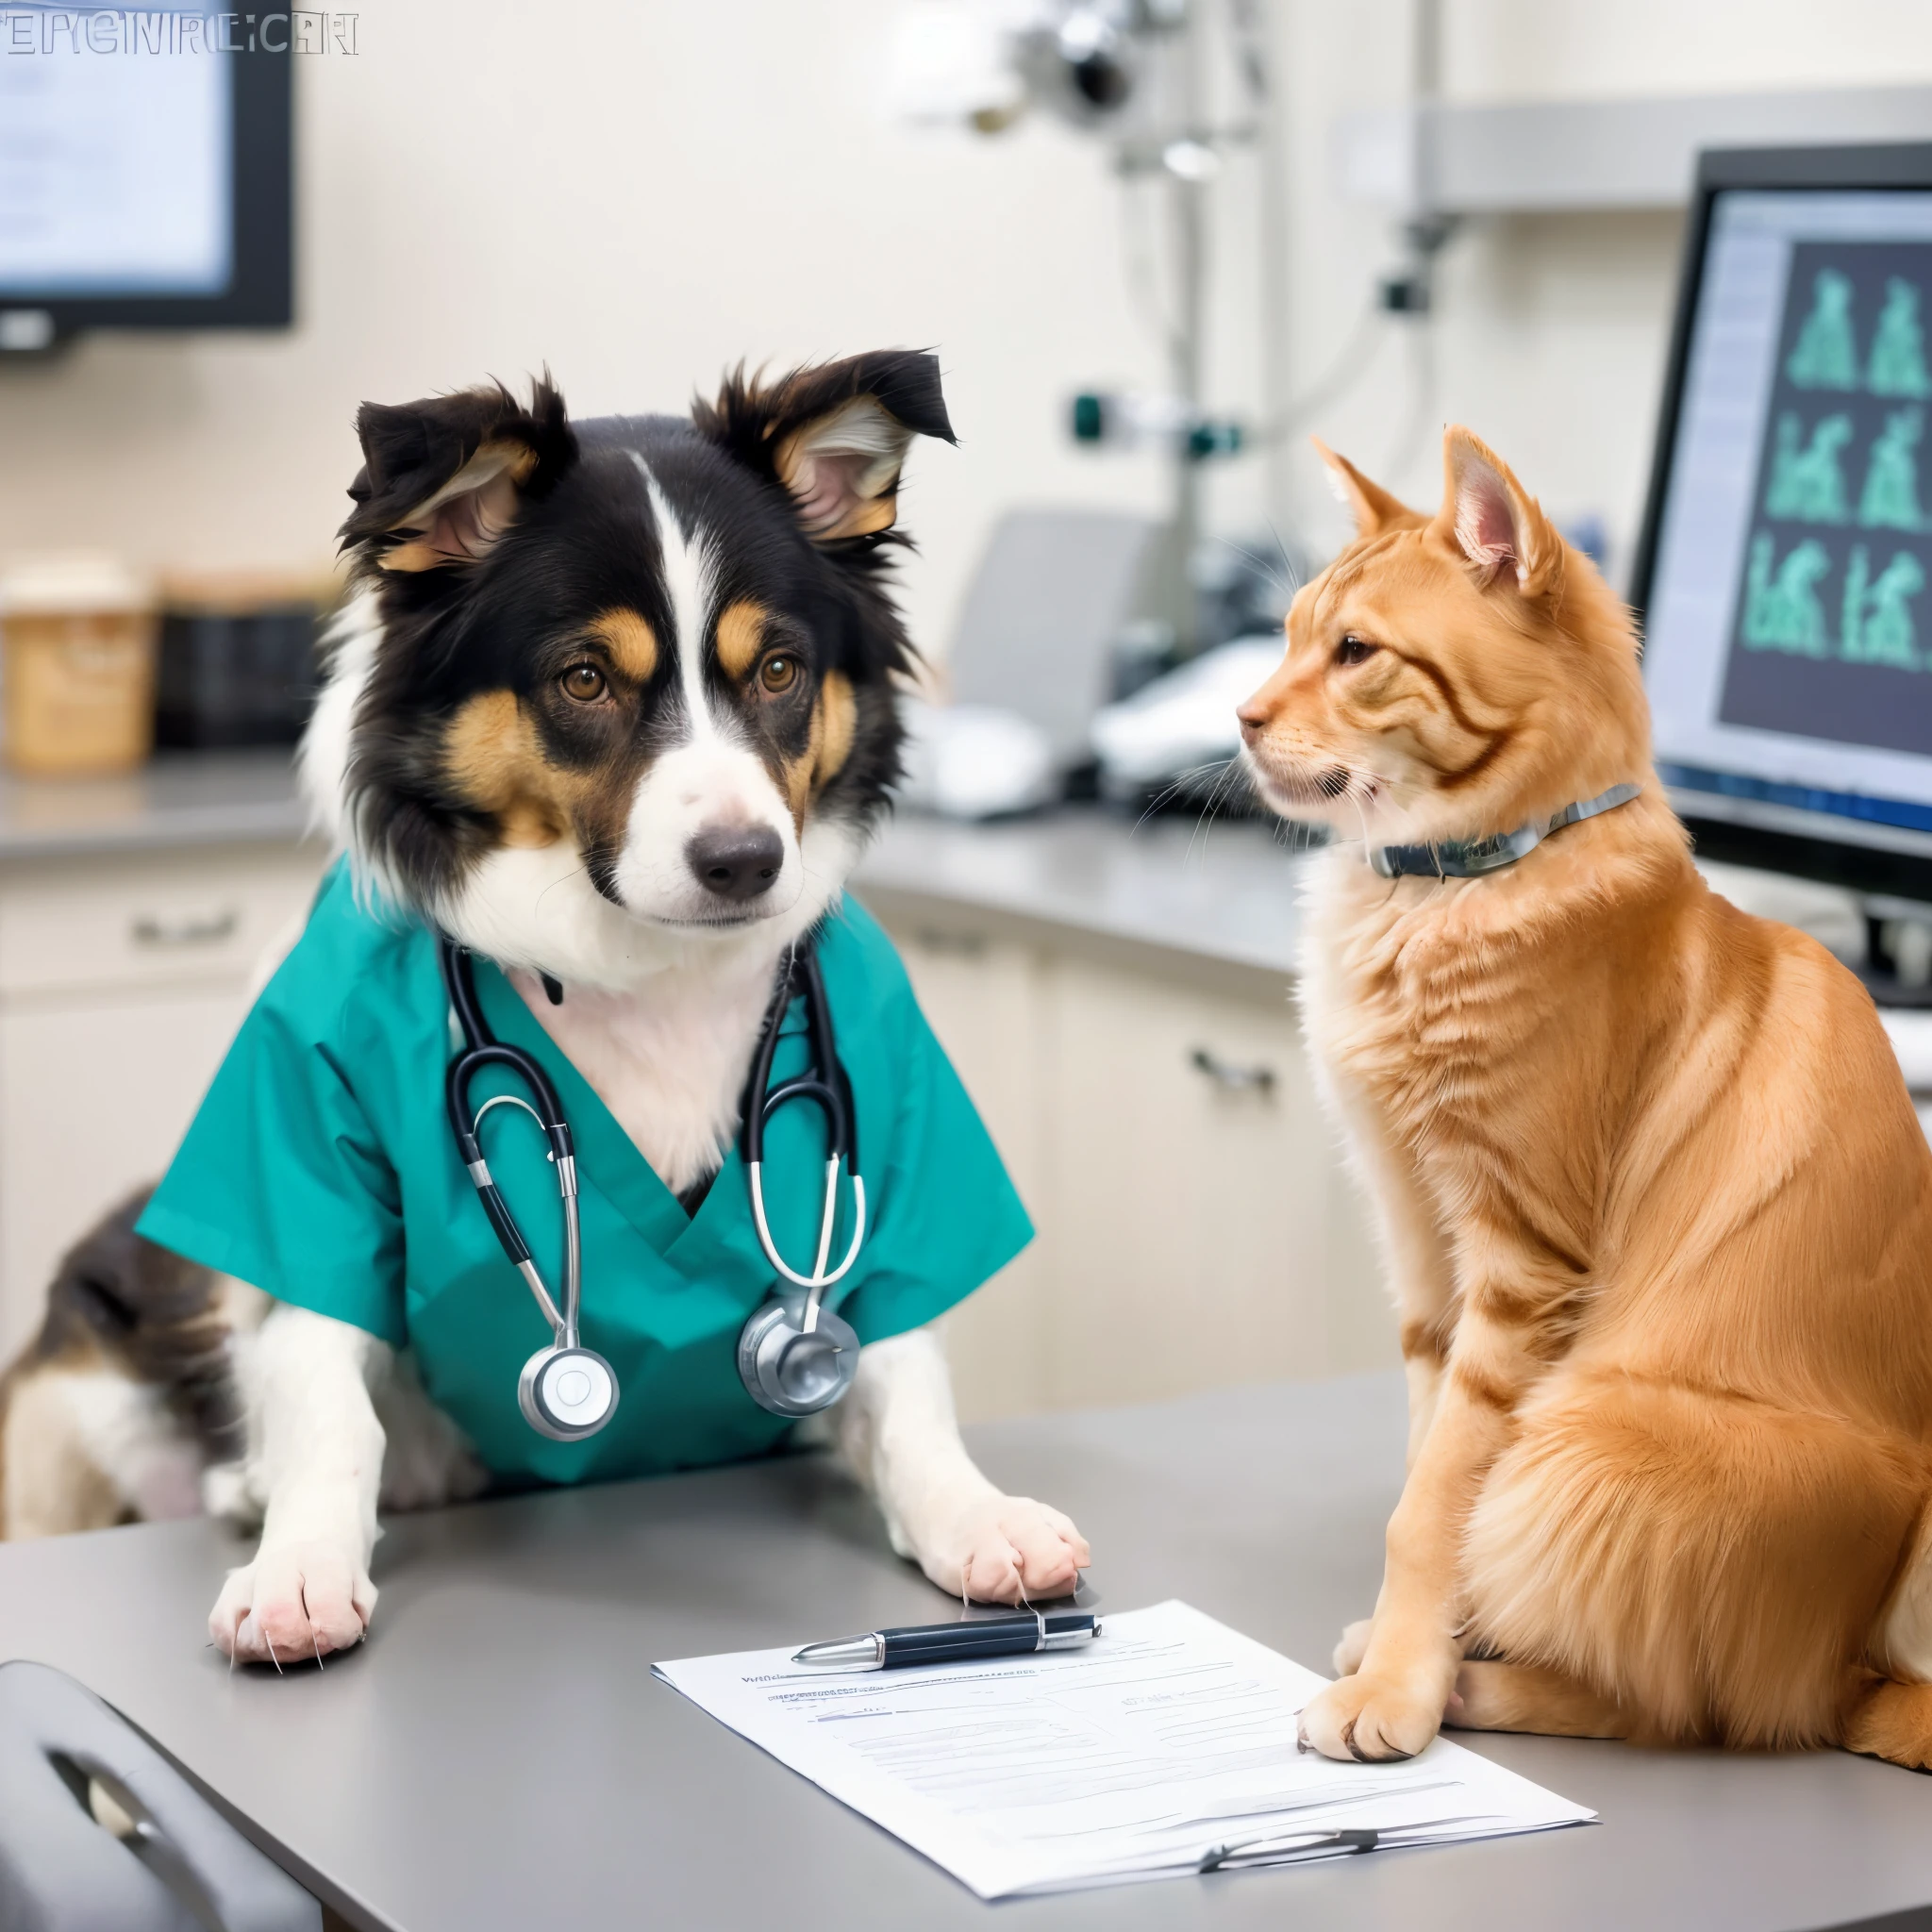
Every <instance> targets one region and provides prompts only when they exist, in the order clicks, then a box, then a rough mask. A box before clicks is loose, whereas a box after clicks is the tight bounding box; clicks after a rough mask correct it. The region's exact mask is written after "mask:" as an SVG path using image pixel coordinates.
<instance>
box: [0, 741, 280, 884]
mask: <svg viewBox="0 0 1932 1932" xmlns="http://www.w3.org/2000/svg"><path fill="white" fill-rule="evenodd" d="M307 828H308V810H307V808H305V807H304V805H303V804H302V802H301V800H300V799H298V798H297V797H296V795H295V774H294V770H293V767H292V766H291V762H290V759H289V755H288V754H287V753H286V752H281V751H241V752H204V753H194V754H186V753H180V754H175V755H172V756H163V757H161V758H156V759H155V760H154V761H153V763H151V764H148V765H144V766H142V769H141V770H140V771H138V772H131V773H129V774H127V776H125V778H19V777H15V776H13V775H11V774H6V773H0V863H7V862H10V861H14V860H19V859H35V858H90V857H92V858H113V857H117V856H120V855H124V854H130V853H143V852H167V851H183V850H189V849H192V848H193V847H195V846H208V845H245V844H251V843H266V842H279V841H289V842H292V841H295V840H297V839H300V838H301V837H302V836H303V834H304V832H305V831H306V830H307Z"/></svg>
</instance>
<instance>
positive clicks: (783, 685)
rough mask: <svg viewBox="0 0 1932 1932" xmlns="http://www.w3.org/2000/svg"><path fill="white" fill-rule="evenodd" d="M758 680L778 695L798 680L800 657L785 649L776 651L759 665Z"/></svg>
mask: <svg viewBox="0 0 1932 1932" xmlns="http://www.w3.org/2000/svg"><path fill="white" fill-rule="evenodd" d="M758 682H759V683H760V684H761V685H763V686H764V688H765V689H766V690H767V691H770V692H772V693H773V695H774V696H776V695H777V694H778V693H779V692H780V691H790V690H791V687H792V686H793V685H794V684H796V683H797V682H798V659H797V658H793V657H791V656H790V655H788V654H787V653H786V652H784V651H778V652H775V653H774V655H773V656H771V657H769V658H766V659H765V661H764V662H763V663H762V664H760V665H759V666H758Z"/></svg>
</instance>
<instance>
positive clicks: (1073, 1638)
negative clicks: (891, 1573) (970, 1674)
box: [791, 1610, 1100, 1671]
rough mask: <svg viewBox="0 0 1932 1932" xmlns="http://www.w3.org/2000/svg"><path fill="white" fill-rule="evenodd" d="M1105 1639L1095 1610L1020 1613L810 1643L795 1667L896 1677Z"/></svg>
mask: <svg viewBox="0 0 1932 1932" xmlns="http://www.w3.org/2000/svg"><path fill="white" fill-rule="evenodd" d="M1099 1635H1100V1619H1099V1618H1098V1617H1096V1616H1095V1615H1094V1614H1093V1612H1092V1611H1091V1610H1016V1611H1014V1612H1013V1614H1012V1615H1011V1616H1008V1617H980V1618H977V1619H975V1620H974V1621H973V1622H971V1623H966V1624H906V1625H904V1626H903V1627H901V1628H899V1629H896V1630H869V1631H867V1632H866V1633H865V1635H864V1636H863V1637H839V1638H835V1639H833V1640H832V1641H831V1642H829V1643H808V1644H807V1645H806V1646H805V1648H804V1649H803V1650H801V1651H800V1652H799V1653H798V1654H797V1655H796V1656H795V1657H793V1658H792V1659H791V1661H792V1662H793V1663H795V1664H811V1665H814V1666H815V1667H817V1668H818V1669H820V1670H826V1671H896V1670H899V1669H901V1668H903V1667H904V1666H905V1665H907V1664H958V1663H967V1662H970V1661H971V1660H972V1659H973V1658H974V1657H1024V1656H1025V1655H1027V1654H1028V1653H1029V1652H1032V1651H1038V1650H1068V1649H1071V1648H1072V1647H1073V1646H1074V1644H1078V1643H1091V1642H1092V1641H1093V1640H1094V1639H1095V1638H1096V1637H1098V1636H1099Z"/></svg>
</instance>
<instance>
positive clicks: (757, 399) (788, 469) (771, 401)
mask: <svg viewBox="0 0 1932 1932" xmlns="http://www.w3.org/2000/svg"><path fill="white" fill-rule="evenodd" d="M691 417H692V420H693V421H694V422H695V423H696V424H697V426H698V430H699V433H700V434H702V435H704V436H708V437H709V438H710V439H711V441H714V442H716V443H717V444H719V445H720V446H721V447H722V448H724V450H726V451H728V452H729V453H730V454H731V455H732V456H734V457H736V458H738V459H739V461H741V462H742V463H745V464H747V465H748V466H749V467H750V468H752V469H754V470H756V471H758V474H759V475H765V476H769V477H771V478H772V479H773V480H774V482H776V483H778V484H779V485H781V486H782V487H783V488H784V490H785V491H786V492H787V493H788V494H789V495H790V497H791V504H792V508H793V509H794V510H795V511H796V513H797V516H798V520H799V522H800V523H801V524H802V525H804V526H805V532H806V534H807V535H808V537H810V538H811V539H812V541H814V542H818V543H836V542H839V541H842V540H845V539H847V538H854V537H875V536H878V535H880V534H881V533H883V532H884V531H887V530H890V529H891V527H892V524H893V521H894V519H895V518H896V516H897V515H898V494H899V470H900V466H901V465H902V464H903V463H904V461H905V459H906V451H907V448H908V445H909V444H910V443H911V441H912V439H913V438H914V437H915V436H937V437H939V438H940V439H941V441H946V442H953V441H958V439H957V438H956V437H955V436H954V434H953V425H952V424H951V423H950V422H949V421H948V420H947V417H946V401H945V397H944V395H943V394H942V393H941V390H940V365H939V358H937V357H936V356H928V355H925V354H924V353H923V352H922V351H919V350H916V349H884V350H880V351H878V352H877V353H876V354H874V355H870V356H853V357H851V358H848V359H846V360H845V361H842V362H821V363H816V364H814V365H812V366H810V367H808V368H804V369H794V370H793V371H792V372H791V375H786V376H781V377H780V378H779V379H778V380H777V381H775V382H773V383H765V382H762V381H760V380H759V379H758V377H756V376H750V377H748V376H747V375H745V373H744V370H743V368H742V366H741V367H740V368H739V369H738V370H736V371H735V372H734V373H733V374H732V375H727V376H726V377H725V378H724V387H723V388H722V389H721V390H720V391H719V392H718V400H717V401H716V402H715V403H705V402H699V403H698V404H696V405H695V406H694V407H693V408H692V410H691Z"/></svg>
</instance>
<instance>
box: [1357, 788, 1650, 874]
mask: <svg viewBox="0 0 1932 1932" xmlns="http://www.w3.org/2000/svg"><path fill="white" fill-rule="evenodd" d="M1639 789H1640V788H1639V787H1637V786H1635V785H1612V786H1611V787H1610V789H1609V790H1608V791H1599V792H1598V793H1597V795H1596V796H1595V797H1594V798H1585V799H1582V800H1579V801H1578V803H1576V804H1575V805H1566V806H1565V807H1564V808H1563V809H1562V810H1561V811H1559V812H1557V815H1556V816H1555V817H1554V818H1551V819H1547V820H1544V821H1542V822H1541V823H1539V824H1527V825H1518V826H1517V828H1516V829H1515V830H1514V831H1513V832H1493V833H1491V835H1490V837H1489V838H1487V839H1445V840H1443V841H1442V842H1441V844H1440V845H1372V846H1371V847H1370V848H1369V863H1370V864H1371V865H1372V866H1374V869H1375V871H1376V872H1377V873H1379V874H1381V876H1382V877H1383V878H1385V879H1402V878H1421V879H1474V878H1480V877H1481V876H1482V875H1483V874H1485V873H1489V872H1501V871H1502V870H1503V868H1504V867H1505V866H1506V865H1514V864H1515V863H1516V861H1517V860H1518V859H1519V858H1528V857H1529V855H1530V854H1531V853H1532V852H1534V851H1535V850H1536V848H1537V847H1538V846H1539V845H1541V843H1542V842H1543V841H1544V840H1545V839H1547V838H1548V837H1549V836H1550V834H1551V833H1552V832H1560V831H1561V830H1562V829H1563V827H1564V826H1565V825H1574V824H1579V823H1580V822H1581V821H1582V820H1584V819H1593V818H1595V817H1596V815H1597V814H1598V813H1599V812H1605V811H1614V810H1615V809H1616V808H1617V807H1618V806H1620V805H1628V804H1629V803H1630V801H1631V800H1632V799H1633V798H1635V797H1636V796H1637V793H1638V791H1639Z"/></svg>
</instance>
